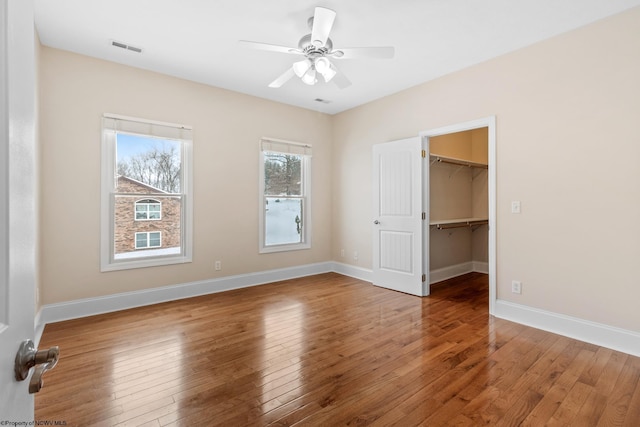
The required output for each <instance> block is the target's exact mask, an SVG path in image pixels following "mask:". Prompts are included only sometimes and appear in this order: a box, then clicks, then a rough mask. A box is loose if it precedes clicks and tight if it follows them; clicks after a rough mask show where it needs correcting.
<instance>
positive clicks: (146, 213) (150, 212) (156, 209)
mask: <svg viewBox="0 0 640 427" xmlns="http://www.w3.org/2000/svg"><path fill="white" fill-rule="evenodd" d="M161 206H162V205H161V203H160V202H159V201H157V200H153V199H146V200H138V201H137V202H136V208H135V209H136V210H135V212H136V221H145V220H147V221H152V220H160V219H162V209H161Z"/></svg>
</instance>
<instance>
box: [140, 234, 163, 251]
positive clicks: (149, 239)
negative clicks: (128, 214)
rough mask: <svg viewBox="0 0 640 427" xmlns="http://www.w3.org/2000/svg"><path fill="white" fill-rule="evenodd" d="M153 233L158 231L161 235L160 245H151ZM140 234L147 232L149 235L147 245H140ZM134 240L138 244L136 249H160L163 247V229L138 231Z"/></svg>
mask: <svg viewBox="0 0 640 427" xmlns="http://www.w3.org/2000/svg"><path fill="white" fill-rule="evenodd" d="M151 233H158V234H159V235H160V244H159V245H158V246H151V245H150V244H149V242H150V241H151V236H150V234H151ZM138 234H146V235H147V246H142V247H138ZM134 242H135V246H136V250H140V249H158V248H161V247H162V231H137V232H136V233H135V236H134Z"/></svg>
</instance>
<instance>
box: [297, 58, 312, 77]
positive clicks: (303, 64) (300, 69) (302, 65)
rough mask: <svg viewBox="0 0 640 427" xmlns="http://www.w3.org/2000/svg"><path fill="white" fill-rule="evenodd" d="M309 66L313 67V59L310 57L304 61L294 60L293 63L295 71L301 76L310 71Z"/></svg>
mask: <svg viewBox="0 0 640 427" xmlns="http://www.w3.org/2000/svg"><path fill="white" fill-rule="evenodd" d="M309 68H311V61H309V60H308V59H303V60H302V61H298V62H294V64H293V72H294V73H296V76H298V77H300V78H302V76H304V74H305V73H306V72H307V71H309Z"/></svg>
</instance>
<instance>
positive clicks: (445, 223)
mask: <svg viewBox="0 0 640 427" xmlns="http://www.w3.org/2000/svg"><path fill="white" fill-rule="evenodd" d="M485 224H489V219H488V218H456V219H440V220H435V221H430V222H429V226H431V227H435V228H437V229H438V230H446V229H447V228H459V227H475V226H478V225H485Z"/></svg>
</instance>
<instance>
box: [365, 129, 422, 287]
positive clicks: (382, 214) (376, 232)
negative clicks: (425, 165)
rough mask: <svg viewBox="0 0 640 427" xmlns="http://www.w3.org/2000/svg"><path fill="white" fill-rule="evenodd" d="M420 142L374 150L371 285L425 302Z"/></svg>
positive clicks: (391, 144)
mask: <svg viewBox="0 0 640 427" xmlns="http://www.w3.org/2000/svg"><path fill="white" fill-rule="evenodd" d="M421 144H422V143H421V138H420V137H415V138H408V139H403V140H400V141H393V142H387V143H384V144H377V145H374V147H373V284H374V285H376V286H382V287H385V288H389V289H393V290H396V291H400V292H406V293H408V294H413V295H418V296H423V295H425V291H424V287H423V280H422V279H423V272H424V271H423V258H422V250H423V242H422V212H423V209H422V155H421V153H422V147H421Z"/></svg>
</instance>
